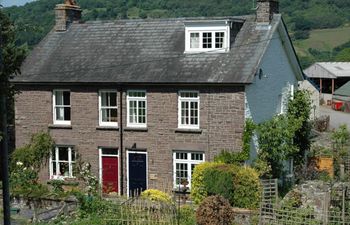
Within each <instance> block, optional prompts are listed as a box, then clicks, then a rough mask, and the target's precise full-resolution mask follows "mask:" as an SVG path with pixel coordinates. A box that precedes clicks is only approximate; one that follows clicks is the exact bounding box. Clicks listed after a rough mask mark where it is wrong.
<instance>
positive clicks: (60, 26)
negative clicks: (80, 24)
mask: <svg viewBox="0 0 350 225" xmlns="http://www.w3.org/2000/svg"><path fill="white" fill-rule="evenodd" d="M72 2H73V4H72ZM81 11H82V10H81V8H80V7H79V6H78V5H77V4H76V2H75V1H65V4H58V5H56V8H55V16H56V24H55V30H56V31H66V30H67V29H68V27H69V25H70V24H71V23H73V22H76V21H80V19H81Z"/></svg>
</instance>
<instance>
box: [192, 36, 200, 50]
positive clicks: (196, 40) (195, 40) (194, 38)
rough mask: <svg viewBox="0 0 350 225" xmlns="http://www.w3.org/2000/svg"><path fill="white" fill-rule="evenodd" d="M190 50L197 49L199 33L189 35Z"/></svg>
mask: <svg viewBox="0 0 350 225" xmlns="http://www.w3.org/2000/svg"><path fill="white" fill-rule="evenodd" d="M190 35H191V39H190V48H192V49H196V48H199V33H191V34H190Z"/></svg>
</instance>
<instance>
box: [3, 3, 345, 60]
mask: <svg viewBox="0 0 350 225" xmlns="http://www.w3.org/2000/svg"><path fill="white" fill-rule="evenodd" d="M77 1H78V3H79V5H80V6H81V8H82V9H83V10H84V11H83V20H104V19H118V18H166V17H187V16H191V17H195V16H227V15H243V14H252V13H254V9H253V8H254V7H255V3H254V2H255V1H256V0H190V1H189V0H77ZM62 2H63V0H37V1H35V2H31V3H27V4H26V5H24V6H20V7H9V8H5V11H6V12H7V13H8V14H9V15H10V17H11V19H12V20H13V21H15V24H16V25H17V26H16V27H17V29H18V33H19V35H18V42H17V43H18V44H23V43H27V44H28V45H29V47H32V46H33V45H35V44H37V43H38V42H39V41H40V40H41V39H42V38H43V37H44V36H45V35H46V34H47V32H48V31H49V30H50V29H51V28H52V26H53V24H54V10H53V9H54V7H55V5H56V4H58V3H62ZM280 11H281V13H282V14H283V16H284V19H285V22H286V24H287V26H288V29H289V31H290V33H291V35H292V37H293V39H295V40H296V39H308V37H309V34H310V31H311V30H313V29H325V28H337V27H341V26H344V25H346V24H348V23H350V13H348V12H349V11H350V3H349V0H293V1H291V0H280ZM316 36H317V34H316ZM313 39H314V36H311V39H310V40H311V42H312V44H313ZM349 41H350V40H349ZM300 43H302V42H300ZM305 43H306V44H305V45H306V49H308V48H309V47H311V46H312V48H314V47H315V46H313V45H309V44H308V42H307V41H306V42H305ZM300 46H301V47H303V48H305V46H303V45H302V44H301V45H300ZM316 48H317V50H319V51H321V50H322V49H318V47H316ZM304 56H307V54H306V55H304Z"/></svg>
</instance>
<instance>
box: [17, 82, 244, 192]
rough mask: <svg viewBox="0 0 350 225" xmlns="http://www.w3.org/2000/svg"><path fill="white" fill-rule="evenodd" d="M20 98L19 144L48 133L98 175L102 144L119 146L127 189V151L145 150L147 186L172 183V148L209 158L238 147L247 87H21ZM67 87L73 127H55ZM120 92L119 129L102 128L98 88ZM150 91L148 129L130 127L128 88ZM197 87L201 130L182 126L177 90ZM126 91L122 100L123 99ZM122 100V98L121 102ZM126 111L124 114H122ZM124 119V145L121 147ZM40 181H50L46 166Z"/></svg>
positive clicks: (155, 186)
mask: <svg viewBox="0 0 350 225" xmlns="http://www.w3.org/2000/svg"><path fill="white" fill-rule="evenodd" d="M18 89H19V90H20V91H21V92H20V93H19V94H18V95H17V96H16V103H15V111H16V147H17V148H18V147H21V146H23V145H25V144H27V143H28V142H29V140H30V138H31V136H32V135H33V134H35V133H37V132H39V131H48V132H49V133H50V134H51V136H52V137H53V139H54V140H55V143H56V145H65V146H73V147H74V149H76V151H77V152H78V153H79V155H81V158H82V160H83V161H84V162H89V163H91V165H92V172H93V173H94V174H95V175H96V176H98V174H99V152H98V148H99V147H113V148H118V150H119V155H121V153H122V157H123V165H122V170H123V173H124V176H123V190H124V193H125V190H126V188H127V187H126V183H127V176H126V170H127V167H126V163H125V162H126V150H127V149H130V148H131V147H133V146H134V147H135V146H136V147H137V148H140V149H145V150H146V151H147V154H148V173H147V174H148V188H157V186H158V185H160V184H164V183H167V184H168V185H169V186H172V185H173V183H172V182H173V173H174V171H173V154H172V153H173V151H174V150H179V151H181V150H183V151H186V150H187V151H199V152H203V153H204V154H205V161H211V160H213V159H214V156H215V155H216V154H218V153H219V152H220V151H222V150H227V151H240V150H241V148H242V142H241V139H242V133H243V130H244V110H245V102H244V96H245V92H244V87H243V86H227V87H222V86H220V87H215V86H213V87H208V86H206V87H204V86H183V87H181V86H179V87H178V86H177V87H176V88H175V86H163V87H162V86H147V87H145V86H143V87H140V86H139V87H131V86H130V87H116V86H101V87H97V86H45V87H44V86H29V85H28V86H19V87H18ZM55 89H68V90H70V93H71V95H70V98H71V126H58V125H53V115H52V111H53V90H55ZM103 89H108V90H111V89H114V90H117V99H118V120H119V122H118V124H119V128H106V127H99V112H98V104H99V103H98V92H99V90H103ZM129 89H132V90H138V89H139V90H146V95H147V128H146V129H135V128H128V127H127V126H126V125H127V124H126V106H127V105H126V90H129ZM179 90H194V91H199V93H200V94H199V96H200V120H199V121H200V122H199V123H200V129H199V130H196V131H191V130H182V129H178V91H179ZM120 95H122V98H120ZM120 99H122V102H120ZM120 110H121V112H120ZM121 113H122V118H120V114H121ZM121 121H122V127H123V129H122V133H123V134H122V135H123V140H122V143H123V149H120V144H121V140H120V137H121V136H120V132H121V129H120V128H121V126H120V124H121ZM40 179H41V180H43V181H44V180H47V179H49V169H48V166H45V167H44V168H43V170H42V171H41V174H40Z"/></svg>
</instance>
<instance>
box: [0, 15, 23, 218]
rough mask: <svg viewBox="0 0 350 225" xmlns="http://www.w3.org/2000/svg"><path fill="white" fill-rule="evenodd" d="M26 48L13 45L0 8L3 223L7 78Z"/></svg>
mask: <svg viewBox="0 0 350 225" xmlns="http://www.w3.org/2000/svg"><path fill="white" fill-rule="evenodd" d="M25 55H26V48H25V47H17V46H16V45H15V28H14V26H13V24H12V23H11V21H10V20H9V18H8V17H7V16H6V15H5V14H4V13H3V11H2V9H1V8H0V127H1V133H0V141H1V148H2V149H1V159H2V160H1V161H2V162H1V163H2V165H1V168H2V173H1V174H2V180H3V182H2V183H3V205H4V208H3V212H4V224H5V225H8V224H10V196H9V178H8V138H7V133H8V131H7V114H8V113H7V110H6V102H7V101H6V99H7V98H11V97H12V96H13V88H12V87H11V84H10V81H9V79H10V78H11V77H12V76H14V75H16V74H18V73H20V66H21V64H22V62H23V60H24V58H25Z"/></svg>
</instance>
